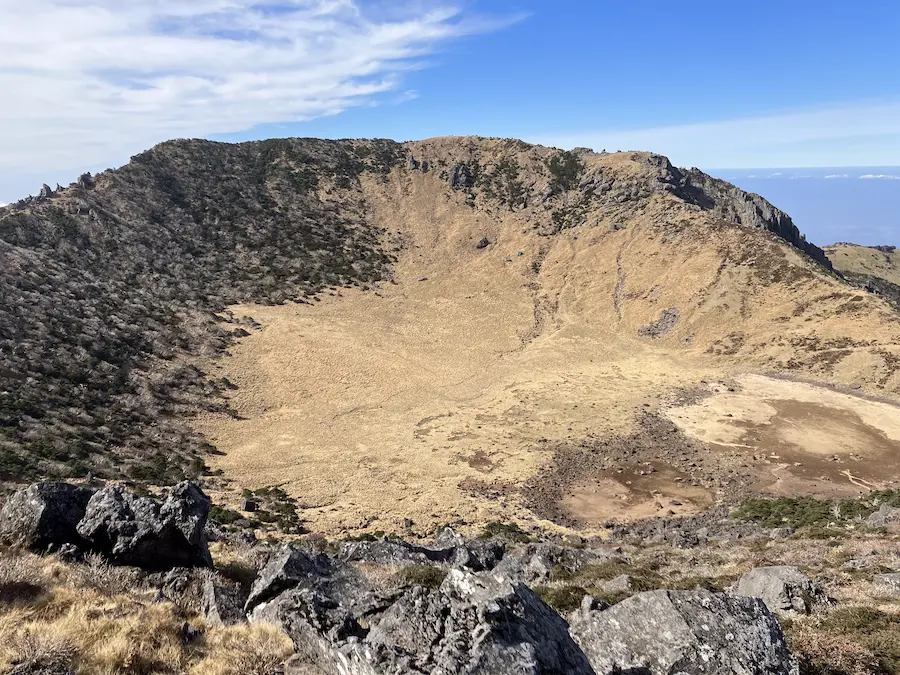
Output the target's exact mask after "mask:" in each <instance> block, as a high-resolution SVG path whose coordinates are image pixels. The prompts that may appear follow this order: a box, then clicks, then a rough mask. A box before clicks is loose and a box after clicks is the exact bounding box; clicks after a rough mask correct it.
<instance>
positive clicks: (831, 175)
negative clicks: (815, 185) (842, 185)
mask: <svg viewBox="0 0 900 675" xmlns="http://www.w3.org/2000/svg"><path fill="white" fill-rule="evenodd" d="M825 178H850V175H849V174H846V173H830V174H828V175H827V176H825Z"/></svg>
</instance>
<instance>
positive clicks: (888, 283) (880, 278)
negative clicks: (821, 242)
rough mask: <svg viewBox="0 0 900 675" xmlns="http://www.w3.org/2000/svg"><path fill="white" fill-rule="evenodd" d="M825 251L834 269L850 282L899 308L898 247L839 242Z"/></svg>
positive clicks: (899, 271) (899, 258) (899, 259)
mask: <svg viewBox="0 0 900 675" xmlns="http://www.w3.org/2000/svg"><path fill="white" fill-rule="evenodd" d="M825 250H826V252H827V253H828V257H829V259H830V260H831V261H832V262H833V263H834V266H835V269H837V270H838V271H839V272H840V273H841V274H842V275H844V277H846V278H847V279H848V280H849V281H850V282H852V283H854V284H856V285H857V286H859V287H861V288H865V289H867V290H869V291H870V292H874V293H878V294H879V295H881V296H883V297H884V298H886V299H887V300H889V301H890V302H892V303H893V304H894V305H895V306H897V307H900V253H898V252H897V249H896V247H894V246H858V245H856V244H846V243H838V244H834V245H833V246H829V247H827V248H826V249H825Z"/></svg>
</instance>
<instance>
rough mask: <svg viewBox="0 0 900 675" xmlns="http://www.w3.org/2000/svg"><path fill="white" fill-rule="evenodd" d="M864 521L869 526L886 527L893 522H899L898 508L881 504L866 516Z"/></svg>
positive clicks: (899, 512)
mask: <svg viewBox="0 0 900 675" xmlns="http://www.w3.org/2000/svg"><path fill="white" fill-rule="evenodd" d="M865 523H866V525H868V526H869V527H887V526H888V525H892V524H894V523H900V509H898V508H896V507H894V506H890V505H888V504H882V505H881V506H879V507H878V510H877V511H875V513H873V514H871V515H870V516H869V517H868V518H866V520H865Z"/></svg>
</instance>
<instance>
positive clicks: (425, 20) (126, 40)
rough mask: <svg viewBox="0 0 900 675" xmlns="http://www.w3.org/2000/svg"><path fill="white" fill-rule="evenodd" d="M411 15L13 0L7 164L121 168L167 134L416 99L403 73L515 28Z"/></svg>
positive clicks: (215, 0) (169, 2)
mask: <svg viewBox="0 0 900 675" xmlns="http://www.w3.org/2000/svg"><path fill="white" fill-rule="evenodd" d="M404 6H406V5H404ZM411 7H415V8H416V9H407V10H406V11H405V12H404V13H398V11H397V10H396V8H392V10H391V11H392V13H391V15H390V16H385V15H382V16H373V15H372V14H370V13H367V12H366V11H363V10H361V9H360V8H359V7H358V6H357V4H356V3H354V2H352V1H351V0H279V2H277V3H263V2H259V0H28V1H27V2H22V1H21V0H0V17H2V20H0V53H2V54H3V58H2V60H0V91H2V92H4V95H3V98H4V105H2V106H0V169H6V170H10V169H12V170H16V171H32V172H35V171H44V170H47V171H49V170H59V169H62V168H70V167H71V168H73V169H74V168H82V167H89V166H95V165H98V164H109V163H117V162H119V161H122V160H124V159H125V158H127V157H128V156H129V155H130V154H133V153H134V152H136V151H139V150H143V149H145V148H146V147H148V146H150V145H152V144H154V143H156V142H158V141H161V140H165V139H168V138H173V137H183V136H207V135H210V134H215V133H226V132H235V131H242V130H245V129H249V128H251V127H253V126H255V125H258V124H263V123H278V122H291V121H300V120H305V119H310V118H313V117H317V116H323V115H330V114H335V113H338V112H340V111H342V110H345V109H347V108H348V107H351V106H356V105H364V104H368V103H371V102H372V101H373V100H374V99H376V98H377V97H379V96H380V95H383V94H385V93H387V92H392V93H393V94H396V95H397V98H396V99H395V102H400V101H403V100H404V99H407V100H408V99H409V98H411V97H414V96H415V93H414V92H410V91H404V90H403V88H402V79H403V74H404V73H405V72H407V71H408V70H410V69H413V68H418V67H423V63H422V60H423V58H424V57H426V56H427V55H428V54H431V53H433V52H434V51H435V49H437V48H438V47H439V46H440V45H441V44H443V43H445V42H446V41H449V40H452V39H454V38H458V37H460V36H462V35H466V34H472V33H476V32H481V31H487V30H492V29H495V28H498V27H500V26H501V25H503V24H504V23H508V21H505V22H504V21H502V20H496V21H491V20H487V19H473V18H468V17H464V16H463V15H462V14H461V13H460V12H459V11H458V10H457V9H455V8H453V7H449V6H438V5H437V4H436V3H435V2H429V3H427V8H426V7H423V6H422V3H412V5H411ZM510 20H512V19H510Z"/></svg>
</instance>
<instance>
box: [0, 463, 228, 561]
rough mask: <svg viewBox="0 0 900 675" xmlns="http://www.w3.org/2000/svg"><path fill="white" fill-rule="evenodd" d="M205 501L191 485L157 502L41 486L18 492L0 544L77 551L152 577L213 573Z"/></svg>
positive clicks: (1, 525) (119, 491) (0, 529)
mask: <svg viewBox="0 0 900 675" xmlns="http://www.w3.org/2000/svg"><path fill="white" fill-rule="evenodd" d="M209 508H210V499H209V497H207V496H206V495H205V494H204V493H203V491H202V490H201V489H200V488H199V487H197V486H196V485H194V484H193V483H190V482H187V481H185V482H183V483H179V484H178V485H176V486H175V487H173V488H172V489H171V490H170V491H169V493H168V495H167V496H166V498H165V499H164V500H163V501H162V502H159V501H156V500H154V499H150V498H147V497H138V496H136V495H134V494H132V493H130V492H127V491H125V489H124V488H122V487H118V486H117V487H109V488H103V489H102V490H98V491H96V492H93V491H91V490H89V489H87V488H81V487H77V486H74V485H69V484H67V483H38V484H36V485H32V486H30V487H28V488H25V489H24V490H20V491H18V492H16V493H15V494H14V495H12V497H10V498H9V500H8V501H7V502H6V504H5V505H4V507H3V510H2V511H0V539H2V540H3V541H7V542H9V543H16V544H20V545H23V546H25V547H27V548H29V549H31V550H32V551H35V552H38V553H43V552H46V551H47V550H48V549H60V548H63V547H66V548H70V549H72V548H74V549H75V550H77V551H80V552H82V553H86V552H95V553H100V554H101V555H103V556H104V557H105V558H107V560H109V561H110V562H111V563H113V564H116V565H131V566H134V567H140V568H142V569H145V570H151V571H167V570H170V569H173V568H175V567H211V566H212V559H211V558H210V555H209V548H208V546H207V541H206V535H205V533H204V528H205V526H206V520H207V517H208V515H209Z"/></svg>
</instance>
